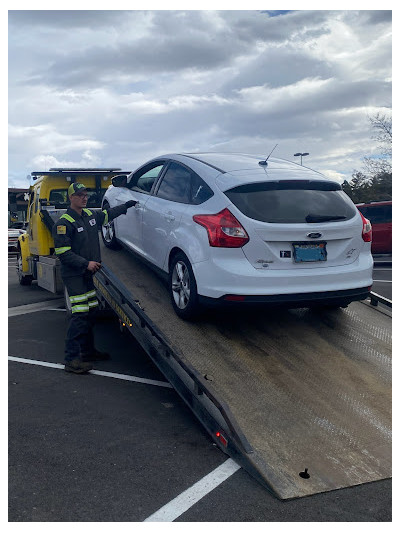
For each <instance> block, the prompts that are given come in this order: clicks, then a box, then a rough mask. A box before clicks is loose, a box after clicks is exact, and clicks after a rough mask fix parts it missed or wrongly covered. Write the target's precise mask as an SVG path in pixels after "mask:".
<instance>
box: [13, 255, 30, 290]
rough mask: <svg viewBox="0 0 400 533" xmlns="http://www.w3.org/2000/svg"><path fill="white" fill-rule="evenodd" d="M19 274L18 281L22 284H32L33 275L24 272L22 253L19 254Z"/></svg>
mask: <svg viewBox="0 0 400 533" xmlns="http://www.w3.org/2000/svg"><path fill="white" fill-rule="evenodd" d="M17 274H18V281H19V284H20V285H31V283H32V281H33V276H30V275H24V274H23V272H22V257H21V254H18V256H17Z"/></svg>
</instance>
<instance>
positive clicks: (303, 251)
mask: <svg viewBox="0 0 400 533" xmlns="http://www.w3.org/2000/svg"><path fill="white" fill-rule="evenodd" d="M326 256H327V253H326V242H294V243H293V258H294V262H295V263H311V262H316V261H326Z"/></svg>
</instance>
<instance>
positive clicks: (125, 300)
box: [17, 169, 391, 500]
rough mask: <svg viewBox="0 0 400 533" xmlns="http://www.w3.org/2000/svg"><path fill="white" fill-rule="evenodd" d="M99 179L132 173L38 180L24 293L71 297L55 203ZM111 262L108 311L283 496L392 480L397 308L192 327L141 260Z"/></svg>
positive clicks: (243, 317)
mask: <svg viewBox="0 0 400 533" xmlns="http://www.w3.org/2000/svg"><path fill="white" fill-rule="evenodd" d="M93 170H94V174H95V175H96V176H95V177H96V179H95V181H93V185H92V187H93V189H94V190H95V189H96V188H97V189H98V191H99V192H101V190H100V185H101V183H102V181H104V180H107V182H108V180H109V179H110V178H111V177H112V176H113V175H117V174H118V173H121V172H118V169H101V171H100V170H98V169H90V172H89V169H84V171H83V173H82V170H80V171H78V170H76V171H75V172H72V171H71V169H54V170H52V171H51V172H50V173H47V174H46V176H45V177H43V176H42V175H43V174H45V173H33V174H34V175H35V176H36V175H39V177H40V179H38V181H37V182H36V185H34V186H33V187H32V189H31V192H30V208H29V213H28V218H29V228H28V233H27V235H26V236H25V237H24V236H22V237H20V249H19V256H18V262H17V270H18V274H19V276H20V283H21V284H22V285H28V284H30V283H31V282H32V280H33V279H38V282H39V283H40V284H41V286H42V287H44V288H46V289H48V290H51V291H52V292H59V291H60V286H59V279H58V278H59V275H58V262H59V259H58V258H56V257H55V256H54V254H53V250H54V248H53V246H54V244H53V242H52V238H51V233H50V230H51V226H52V224H54V221H55V220H56V218H58V217H59V216H60V215H61V214H62V212H63V211H65V210H63V209H62V206H63V205H62V203H61V204H59V205H57V203H55V202H54V201H53V197H54V198H55V195H56V193H59V192H60V190H61V191H66V189H67V185H68V183H69V182H68V180H67V177H69V178H70V181H71V180H74V179H79V181H82V180H83V179H85V178H86V176H87V174H89V173H90V174H92V175H93ZM56 179H57V180H58V181H55V180H56ZM93 179H94V178H93ZM96 180H97V181H96ZM47 182H48V183H49V185H46V186H45V183H47ZM104 183H105V184H106V182H104ZM103 187H104V185H103ZM56 189H60V190H58V191H56V192H54V193H51V190H56ZM51 194H53V196H50V195H51ZM64 200H65V198H64ZM102 258H103V263H102V268H101V269H100V270H99V271H98V272H97V273H96V275H95V276H94V281H95V286H96V290H97V293H98V297H99V300H100V302H101V304H102V307H103V308H111V309H112V310H113V312H114V313H115V314H116V315H117V316H118V318H119V320H120V324H121V327H122V328H123V329H126V330H127V331H129V333H130V334H132V335H133V336H134V337H135V338H136V340H137V341H138V342H139V343H140V345H141V346H142V348H143V349H144V350H145V351H146V352H147V354H148V355H149V356H150V358H151V359H152V360H153V362H154V363H155V364H156V366H157V367H158V368H159V369H160V370H161V372H162V373H163V374H164V375H165V377H166V379H167V380H168V381H169V382H170V383H171V385H172V386H173V387H174V388H175V390H176V391H177V392H178V394H179V395H180V396H181V397H182V399H183V400H184V401H185V403H186V404H187V405H188V406H189V408H190V409H191V410H192V411H193V413H194V414H195V415H196V416H197V418H198V419H199V421H200V422H201V423H202V424H203V426H204V427H205V429H206V430H207V432H208V433H209V435H210V437H211V438H212V439H213V441H214V442H215V443H216V444H217V445H218V446H219V447H220V448H221V449H222V450H223V451H224V452H225V453H226V454H228V455H229V456H231V457H232V458H233V459H234V460H235V461H236V462H237V463H238V464H240V465H241V466H242V467H243V468H244V469H245V470H247V471H248V472H249V473H250V474H251V475H253V476H254V478H256V479H257V480H258V481H259V482H260V483H261V484H262V485H263V486H264V487H266V488H267V489H268V490H269V491H271V492H272V493H273V494H274V495H275V496H277V497H278V498H280V499H282V500H285V499H292V498H298V497H302V496H307V495H311V494H316V493H320V492H325V491H330V490H335V489H340V488H344V487H350V486H355V485H359V484H363V483H368V482H372V481H377V480H381V479H386V478H389V477H391V312H390V308H389V307H388V305H387V304H388V302H384V301H382V299H379V298H378V299H377V298H373V297H371V302H370V303H371V304H372V305H371V304H370V303H368V302H353V303H352V304H350V305H349V306H348V307H347V308H346V309H340V310H325V311H323V310H318V311H316V310H314V311H313V310H310V309H291V310H285V309H279V308H278V309H269V310H268V309H266V308H257V309H254V308H253V309H247V308H244V307H242V305H241V307H238V308H237V309H234V310H225V309H220V310H219V311H218V310H213V311H210V312H209V313H207V314H205V315H204V317H203V318H200V319H199V320H198V321H197V322H195V323H193V322H184V321H182V320H181V319H180V318H178V317H177V316H176V314H175V313H174V311H173V309H172V306H171V303H170V300H169V296H168V291H167V288H166V287H165V285H164V282H163V281H162V280H161V279H160V278H159V277H158V276H157V275H156V274H155V273H154V272H153V271H152V270H151V269H149V268H148V267H147V266H146V265H144V264H143V263H142V262H141V261H140V260H138V259H136V258H135V257H134V256H133V255H132V254H131V253H130V252H128V251H127V250H124V249H122V250H119V251H112V250H110V249H108V248H105V247H103V248H102ZM46 265H48V267H47V266H46ZM378 302H379V303H383V304H384V305H379V306H377V304H378Z"/></svg>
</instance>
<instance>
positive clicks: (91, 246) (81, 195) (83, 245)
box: [53, 183, 137, 374]
mask: <svg viewBox="0 0 400 533" xmlns="http://www.w3.org/2000/svg"><path fill="white" fill-rule="evenodd" d="M68 196H69V200H70V207H69V208H68V209H67V212H66V213H64V214H63V215H62V216H61V217H60V218H59V219H58V221H57V222H56V223H55V225H54V227H53V238H54V247H55V253H56V255H57V257H59V258H60V261H61V277H62V280H63V282H64V285H65V287H66V289H67V292H68V298H69V301H70V306H71V317H70V322H69V326H68V331H67V337H66V340H65V370H66V371H67V372H74V373H76V374H83V373H85V372H88V371H89V370H92V368H93V366H92V364H91V363H90V361H98V360H105V359H108V358H109V355H108V354H105V353H102V352H99V351H98V350H96V349H95V347H94V342H93V332H92V328H93V325H94V319H95V315H96V310H97V308H98V305H99V302H98V300H97V297H96V291H95V287H94V284H93V275H94V274H95V273H96V272H97V271H98V270H99V269H100V268H101V256H100V243H99V233H98V230H99V229H100V227H101V226H102V225H105V224H107V223H108V222H109V221H111V220H113V219H114V218H116V217H118V216H120V215H125V214H126V212H127V210H128V209H129V208H130V207H132V206H134V205H135V204H136V203H137V202H136V201H134V200H130V201H129V202H126V203H125V204H122V205H119V206H117V207H113V208H108V209H104V210H103V211H100V212H99V211H91V210H90V209H87V208H86V204H87V199H88V194H87V190H86V187H85V186H84V185H83V184H82V183H72V184H71V185H70V187H69V189H68Z"/></svg>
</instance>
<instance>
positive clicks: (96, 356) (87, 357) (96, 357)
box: [82, 349, 110, 361]
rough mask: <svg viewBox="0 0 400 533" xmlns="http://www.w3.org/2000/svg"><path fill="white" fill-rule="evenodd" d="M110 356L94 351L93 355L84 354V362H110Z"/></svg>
mask: <svg viewBox="0 0 400 533" xmlns="http://www.w3.org/2000/svg"><path fill="white" fill-rule="evenodd" d="M108 359H110V354H109V353H107V352H99V350H96V349H94V350H93V351H92V352H91V353H85V354H82V361H108Z"/></svg>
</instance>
